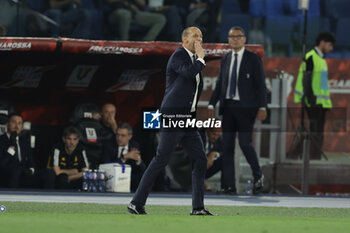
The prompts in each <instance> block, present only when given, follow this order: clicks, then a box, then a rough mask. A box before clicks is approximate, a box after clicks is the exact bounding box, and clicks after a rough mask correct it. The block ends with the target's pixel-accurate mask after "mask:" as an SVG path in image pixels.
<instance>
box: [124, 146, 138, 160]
mask: <svg viewBox="0 0 350 233" xmlns="http://www.w3.org/2000/svg"><path fill="white" fill-rule="evenodd" d="M124 158H125V159H132V160H135V161H136V162H140V161H141V153H140V151H139V150H138V149H136V148H132V149H131V150H130V151H129V152H128V153H127V154H125V155H124Z"/></svg>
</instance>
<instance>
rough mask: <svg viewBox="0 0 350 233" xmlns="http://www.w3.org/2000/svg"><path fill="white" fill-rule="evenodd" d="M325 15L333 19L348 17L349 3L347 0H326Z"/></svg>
mask: <svg viewBox="0 0 350 233" xmlns="http://www.w3.org/2000/svg"><path fill="white" fill-rule="evenodd" d="M324 11H325V15H326V16H328V17H331V18H333V19H339V18H344V17H348V15H349V12H350V4H349V1H348V0H326V1H324Z"/></svg>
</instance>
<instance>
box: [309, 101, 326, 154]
mask: <svg viewBox="0 0 350 233" xmlns="http://www.w3.org/2000/svg"><path fill="white" fill-rule="evenodd" d="M305 110H306V112H307V115H308V117H309V122H310V123H309V131H310V159H321V153H322V145H323V131H324V124H325V118H326V110H325V109H324V108H322V107H321V106H316V107H312V108H305Z"/></svg>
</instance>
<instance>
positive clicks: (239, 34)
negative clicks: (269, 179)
mask: <svg viewBox="0 0 350 233" xmlns="http://www.w3.org/2000/svg"><path fill="white" fill-rule="evenodd" d="M228 40H229V44H230V46H231V47H232V52H229V53H227V54H226V55H225V56H224V57H223V58H222V60H221V68H220V73H219V77H218V80H217V83H216V87H215V90H214V92H213V94H212V96H211V99H210V101H209V106H208V108H209V109H210V110H209V111H210V115H214V110H213V109H214V106H215V105H216V103H217V102H218V101H220V107H219V114H220V115H222V120H223V123H222V124H223V158H222V159H223V168H222V169H223V170H222V176H223V177H222V182H223V184H222V186H223V190H222V191H223V193H225V194H231V195H234V194H236V185H235V170H234V167H235V166H234V147H235V138H236V133H237V132H238V139H239V145H240V147H241V149H242V151H243V154H244V155H245V157H246V159H247V161H248V163H249V165H250V167H251V169H252V171H253V177H254V187H253V192H254V193H255V194H257V193H259V192H261V191H262V189H263V178H264V176H263V174H262V172H261V168H260V165H259V161H258V158H257V155H256V152H255V149H254V147H253V146H252V145H251V142H252V133H253V126H254V122H255V118H257V119H258V120H264V119H265V118H266V86H265V77H264V71H263V66H262V62H261V59H260V57H259V56H258V55H257V54H255V53H252V52H250V51H248V50H247V49H245V48H244V45H245V42H246V37H245V33H244V30H243V29H242V28H241V27H233V28H231V29H230V31H229V34H228Z"/></svg>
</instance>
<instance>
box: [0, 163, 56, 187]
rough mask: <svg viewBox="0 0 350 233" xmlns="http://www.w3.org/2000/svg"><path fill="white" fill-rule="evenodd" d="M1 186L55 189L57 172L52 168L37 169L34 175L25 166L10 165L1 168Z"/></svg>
mask: <svg viewBox="0 0 350 233" xmlns="http://www.w3.org/2000/svg"><path fill="white" fill-rule="evenodd" d="M0 186H4V187H8V188H43V189H53V188H54V186H55V173H54V172H53V171H52V170H50V169H46V168H43V169H40V170H36V171H35V173H34V174H33V175H29V174H27V173H25V171H24V169H23V168H20V167H18V166H9V167H7V168H4V169H1V172H0Z"/></svg>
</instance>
